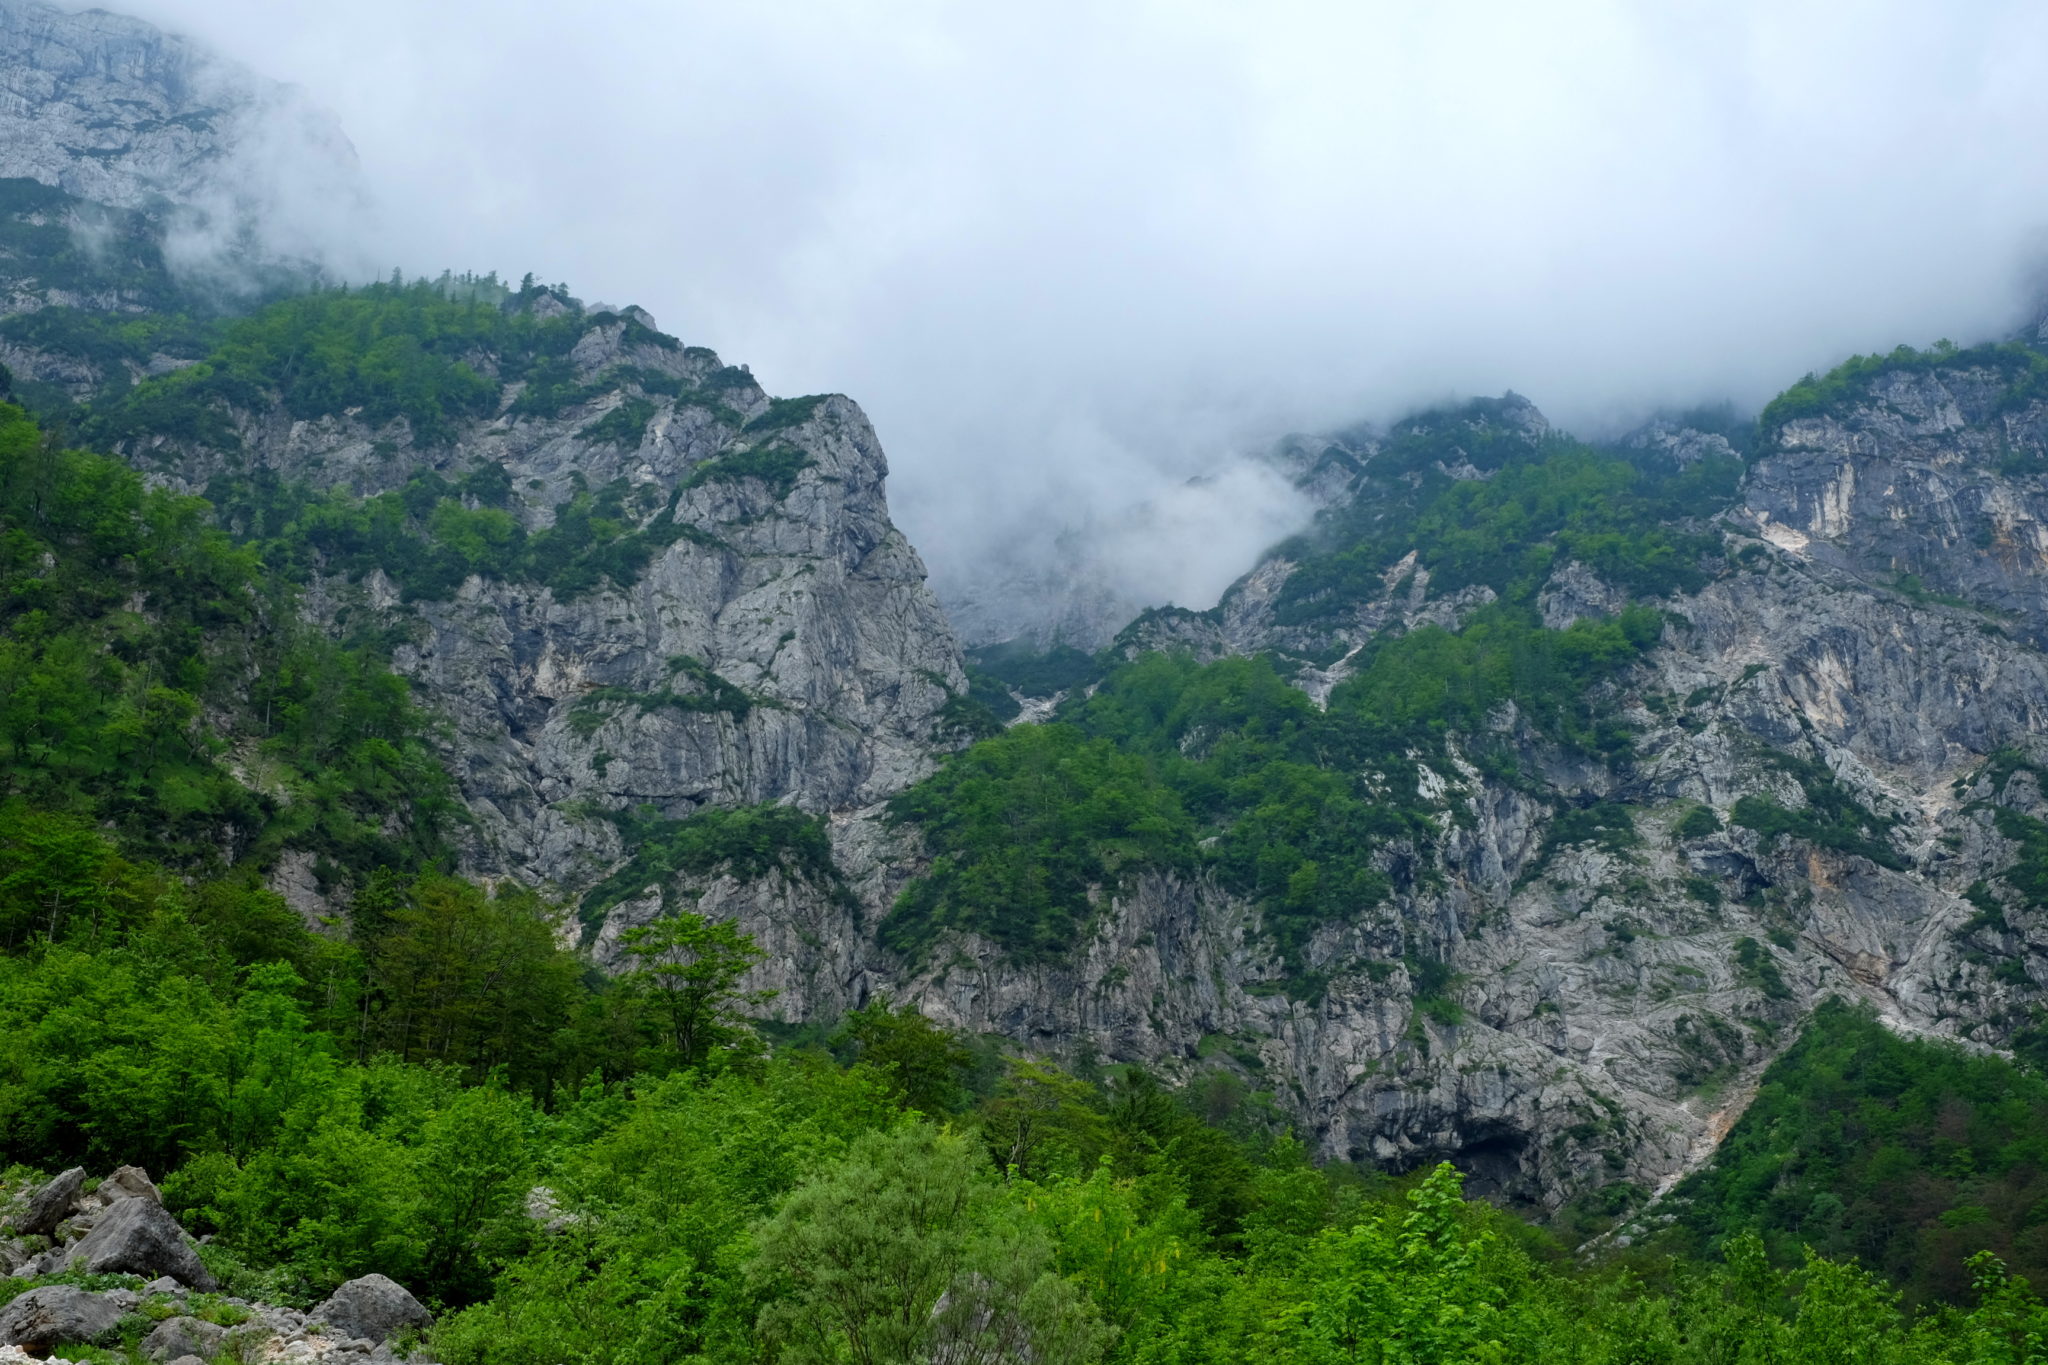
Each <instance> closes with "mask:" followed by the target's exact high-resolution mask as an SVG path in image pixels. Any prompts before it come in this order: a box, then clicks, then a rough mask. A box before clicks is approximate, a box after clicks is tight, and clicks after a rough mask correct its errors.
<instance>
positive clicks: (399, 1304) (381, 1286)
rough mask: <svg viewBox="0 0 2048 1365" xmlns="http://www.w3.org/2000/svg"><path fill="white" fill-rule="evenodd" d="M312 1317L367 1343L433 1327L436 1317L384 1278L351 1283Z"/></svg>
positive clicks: (368, 1277) (316, 1309) (315, 1311)
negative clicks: (408, 1329)
mask: <svg viewBox="0 0 2048 1365" xmlns="http://www.w3.org/2000/svg"><path fill="white" fill-rule="evenodd" d="M312 1317H314V1318H316V1319H318V1320H319V1321H321V1322H325V1323H327V1324H328V1325H329V1326H331V1327H333V1328H334V1329H335V1330H336V1331H338V1332H341V1333H342V1334H344V1335H346V1336H350V1337H355V1338H359V1339H362V1340H366V1341H389V1340H390V1339H391V1338H392V1337H393V1336H395V1335H396V1334H397V1333H399V1332H401V1331H404V1330H405V1329H406V1328H408V1327H410V1328H416V1329H417V1328H425V1327H429V1326H431V1325H433V1321H434V1315H433V1314H432V1313H429V1312H428V1311H427V1310H426V1308H425V1307H424V1306H423V1305H422V1304H421V1303H420V1301H419V1300H418V1299H416V1298H414V1297H413V1296H412V1295H411V1294H409V1293H407V1292H406V1289H405V1286H404V1285H402V1284H399V1283H398V1282H397V1281H396V1280H390V1279H386V1278H385V1277H384V1276H382V1275H364V1276H363V1277H361V1278H360V1279H354V1280H350V1281H349V1282H348V1283H347V1284H344V1285H342V1286H341V1287H340V1288H339V1289H337V1290H335V1291H334V1293H333V1294H332V1295H331V1296H330V1297H329V1298H328V1299H327V1301H326V1302H325V1303H323V1304H321V1305H320V1306H319V1307H317V1308H315V1309H314V1310H313V1312H312Z"/></svg>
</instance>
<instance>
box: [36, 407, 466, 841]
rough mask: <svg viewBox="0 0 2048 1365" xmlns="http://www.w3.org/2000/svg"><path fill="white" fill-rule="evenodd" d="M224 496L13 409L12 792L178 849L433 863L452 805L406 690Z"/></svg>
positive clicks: (45, 807)
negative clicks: (149, 480)
mask: <svg viewBox="0 0 2048 1365" xmlns="http://www.w3.org/2000/svg"><path fill="white" fill-rule="evenodd" d="M210 510H211V509H210V508H209V507H208V506H207V504H206V503H204V502H203V501H201V500H200V499H197V498H184V497H179V496H176V495H174V494H171V493H166V492H162V491H157V490H151V489H147V488H145V487H144V486H143V483H142V480H141V479H140V478H139V477H138V476H137V475H136V474H135V473H134V472H133V471H132V470H130V469H128V468H127V467H126V466H124V465H121V464H119V463H118V462H115V461H112V460H108V459H105V458H102V457H100V456H95V455H88V454H83V453H80V452H77V451H71V450H66V449H63V448H62V447H61V446H59V445H58V444H56V443H55V442H54V441H52V440H50V439H49V438H47V437H46V436H45V435H44V434H43V433H42V432H41V431H39V430H38V429H37V427H36V425H35V424H34V423H33V422H31V421H30V420H29V419H28V417H27V416H26V414H24V413H23V412H22V411H21V409H19V408H15V407H9V406H6V405H0V623H4V625H5V627H6V634H5V638H4V640H0V794H4V798H5V799H14V800H21V801H26V802H28V803H31V804H32V805H33V806H35V807H36V808H37V809H40V810H44V811H52V812H56V811H62V812H67V813H71V814H74V815H76V816H78V817H81V818H84V819H88V820H90V821H92V822H95V823H100V824H105V825H107V826H109V827H111V828H113V829H115V830H118V831H119V832H120V833H121V835H122V836H123V837H124V839H126V840H127V841H128V842H129V844H130V845H131V846H132V847H135V848H137V849H141V850H144V851H146V852H148V853H149V854H151V855H152V856H156V857H160V858H166V859H170V860H173V861H175V862H178V863H180V864H189V863H194V862H198V863H206V862H217V861H219V860H222V859H226V860H227V861H253V862H255V863H258V864H264V863H267V862H268V861H270V860H273V859H274V858H275V857H276V856H277V855H278V854H279V853H280V852H282V851H284V850H286V849H302V850H305V851H308V852H311V853H313V854H316V855H318V856H319V857H320V858H322V859H323V860H326V861H327V862H329V863H331V864H333V865H336V866H337V867H339V868H342V869H349V870H353V871H354V872H358V873H360V872H362V871H366V870H367V869H369V868H370V867H373V866H376V865H380V864H391V863H401V864H407V865H415V864H421V863H431V862H432V861H434V860H435V859H436V858H437V857H438V856H439V855H438V850H439V848H440V840H441V837H442V833H443V830H442V826H443V825H444V824H445V822H446V821H447V820H448V819H449V818H450V817H451V815H452V812H453V809H454V806H453V802H452V797H451V790H450V787H449V784H448V779H447V776H446V774H445V773H444V772H443V771H442V769H441V767H440V764H439V761H438V759H437V758H436V757H435V755H434V753H433V752H432V750H431V748H430V747H429V745H428V744H427V742H426V731H427V724H426V720H425V718H424V716H422V715H421V713H420V712H419V711H418V710H417V709H416V708H415V707H414V706H413V704H412V700H411V696H410V691H409V688H408V685H407V684H406V683H405V681H404V680H403V679H400V678H397V677H394V676H393V675H392V674H391V673H390V672H389V671H388V670H387V669H386V668H385V667H384V663H383V660H382V659H381V658H380V657H378V656H377V655H375V654H374V653H373V652H371V651H370V650H368V649H367V648H365V647H358V646H351V645H348V644H346V643H338V642H335V641H333V640H330V639H328V638H326V637H325V636H322V635H321V634H319V633H318V632H316V631H314V630H312V629H311V628H310V627H307V626H306V625H304V624H302V623H301V622H300V620H299V619H298V616H297V613H296V608H295V606H294V602H293V598H292V595H291V592H290V590H289V589H288V588H286V587H283V586H280V585H279V584H278V583H276V581H275V580H274V579H273V578H272V577H271V576H270V575H268V574H267V573H265V571H264V566H263V564H262V562H261V560H260V559H258V557H257V556H256V555H255V554H254V553H252V552H251V551H250V550H248V549H245V548H241V547H238V546H236V545H235V544H234V543H233V542H232V541H231V540H229V538H228V537H227V536H226V535H224V534H223V533H222V532H220V531H218V530H216V529H214V527H213V526H212V524H211V522H212V518H211V516H210Z"/></svg>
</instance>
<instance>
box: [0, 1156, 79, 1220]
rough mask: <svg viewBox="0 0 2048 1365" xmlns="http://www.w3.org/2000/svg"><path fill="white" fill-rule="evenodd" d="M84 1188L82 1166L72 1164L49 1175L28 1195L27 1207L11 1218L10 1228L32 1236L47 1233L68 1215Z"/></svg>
mask: <svg viewBox="0 0 2048 1365" xmlns="http://www.w3.org/2000/svg"><path fill="white" fill-rule="evenodd" d="M84 1188H85V1168H84V1167H83V1166H73V1167H72V1168H71V1169H70V1170H68V1171H64V1172H62V1173H61V1174H59V1175H57V1176H55V1177H53V1178H52V1179H51V1180H50V1181H49V1183H47V1184H45V1185H44V1186H43V1187H42V1188H41V1189H39V1190H37V1191H36V1192H35V1193H34V1194H32V1195H30V1196H29V1201H28V1207H27V1209H25V1210H24V1211H23V1212H22V1214H21V1215H20V1217H19V1218H17V1219H16V1220H15V1224H14V1230H15V1231H16V1232H24V1233H27V1234H29V1235H30V1236H34V1237H47V1236H49V1235H50V1234H51V1233H53V1232H55V1231H56V1230H57V1224H59V1223H61V1222H63V1221H64V1219H65V1218H66V1217H67V1216H69V1215H70V1213H71V1210H72V1209H73V1208H74V1207H76V1206H77V1204H78V1196H79V1193H80V1191H82V1190H83V1189H84Z"/></svg>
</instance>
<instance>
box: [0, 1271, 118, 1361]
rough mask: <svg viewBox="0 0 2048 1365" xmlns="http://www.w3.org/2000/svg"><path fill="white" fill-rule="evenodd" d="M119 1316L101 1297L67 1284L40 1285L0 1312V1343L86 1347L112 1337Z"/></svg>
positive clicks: (47, 1346) (17, 1297) (41, 1347)
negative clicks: (40, 1286)
mask: <svg viewBox="0 0 2048 1365" xmlns="http://www.w3.org/2000/svg"><path fill="white" fill-rule="evenodd" d="M121 1312H122V1310H121V1309H119V1308H117V1307H115V1306H114V1305H113V1304H111V1303H109V1302H107V1300H106V1298H105V1297H104V1296H103V1295H99V1294H91V1293H87V1292H86V1291H85V1290H83V1289H79V1288H76V1287H74V1286H72V1285H68V1284H51V1285H44V1286H43V1287H42V1288H41V1289H31V1290H29V1291H28V1292H27V1293H26V1294H21V1295H18V1296H16V1298H15V1299H14V1301H13V1302H11V1303H9V1304H8V1305H7V1307H6V1308H4V1309H0V1341H4V1342H6V1343H8V1344H9V1345H14V1346H32V1347H38V1348H40V1349H43V1350H48V1349H49V1348H50V1347H52V1346H57V1345H62V1344H76V1345H81V1346H88V1345H91V1344H93V1343H94V1342H97V1341H99V1340H100V1339H101V1338H103V1337H106V1336H109V1335H111V1334H112V1333H113V1331H114V1329H115V1326H116V1324H118V1323H119V1322H120V1321H121Z"/></svg>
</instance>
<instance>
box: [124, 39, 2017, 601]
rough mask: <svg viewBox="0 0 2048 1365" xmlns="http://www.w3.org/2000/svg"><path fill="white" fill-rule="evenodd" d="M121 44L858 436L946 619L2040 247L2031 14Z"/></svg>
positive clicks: (408, 205) (409, 262)
mask: <svg viewBox="0 0 2048 1365" xmlns="http://www.w3.org/2000/svg"><path fill="white" fill-rule="evenodd" d="M133 7H134V9H135V11H136V12H138V13H139V14H140V15H141V16H142V17H145V18H149V19H151V20H153V21H155V22H158V23H160V24H162V25H164V26H165V27H168V28H172V29H174V30H179V31H183V32H188V33H190V34H192V35H193V36H195V37H198V38H201V39H203V40H205V41H207V42H210V43H212V44H214V45H215V46H217V47H219V48H220V49H222V50H223V51H225V52H226V53H227V54H228V55H230V56H231V57H234V58H236V59H239V60H241V61H243V62H246V63H247V64H249V65H251V66H253V67H255V68H257V69H258V70H261V71H264V72H266V73H267V74H271V75H275V76H279V77H282V78H284V79H287V80H290V81H294V82H297V83H298V84H300V85H302V86H304V87H305V88H306V89H307V91H308V92H309V93H310V95H311V96H312V97H313V99H314V100H316V101H317V102H319V103H322V104H325V105H327V106H329V107H331V108H333V109H334V110H335V112H336V113H337V114H338V115H339V118H340V121H341V124H342V125H343V126H344V127H345V128H346V129H347V131H348V133H349V135H350V137H351V138H352V139H353V141H354V142H355V144H356V147H357V148H358V149H359V151H360V154H361V160H362V164H363V167H364V171H365V174H366V176H367V178H368V180H369V182H370V183H371V185H372V186H373V187H374V189H375V191H376V192H377V196H378V199H379V201H380V203H381V205H382V212H383V215H384V221H383V232H384V234H385V235H384V236H383V238H382V239H381V240H379V241H377V242H376V244H375V245H376V248H377V250H378V251H380V252H381V253H382V255H383V256H384V257H385V258H387V261H388V264H391V265H400V266H404V267H405V268H406V269H408V270H409V271H420V270H438V269H439V268H441V267H443V266H452V267H454V268H457V269H463V268H476V269H491V268H495V269H498V270H501V271H504V272H506V273H509V274H514V275H516V274H519V273H522V272H524V271H526V270H529V269H530V270H533V271H535V272H537V273H539V274H540V275H541V276H542V277H544V278H549V279H556V278H559V279H564V280H567V281H569V282H570V283H571V284H572V285H573V286H575V287H576V289H577V290H578V292H579V293H581V294H583V295H584V296H585V297H590V298H600V299H607V300H611V301H613V302H616V303H625V302H639V303H641V304H643V305H645V306H647V307H648V308H649V309H651V310H652V311H653V312H654V313H655V315H656V316H657V317H658V318H659V319H660V321H661V322H662V324H663V325H664V327H666V328H667V329H668V330H670V331H673V332H676V333H678V334H680V335H681V336H683V337H684V338H685V339H686V340H688V341H691V342H693V343H699V344H705V345H711V346H715V347H717V348H718V349H719V350H720V351H721V352H723V353H724V354H725V355H726V356H727V357H728V358H729V359H732V360H744V361H747V362H749V363H751V364H752V366H753V368H754V370H755V372H756V373H757V374H759V375H760V376H762V378H763V380H764V382H766V383H767V384H768V386H769V387H770V388H771V389H772V390H775V391H778V392H788V393H795V392H804V391H810V390H837V391H844V392H847V393H850V394H852V395H854V396H855V397H856V398H858V399H859V400H861V402H862V403H863V405H864V406H866V408H867V409H868V411H869V413H870V414H871V415H872V416H873V417H874V419H875V422H876V425H877V427H878V428H879V430H880V431H881V433H882V436H883V439H884V442H885V444H886V445H887V446H888V448H889V450H890V452H891V456H892V460H893V462H894V467H895V470H896V479H895V483H894V489H893V496H894V501H895V504H896V506H897V509H898V513H899V519H900V520H901V521H902V522H903V523H904V525H905V528H906V530H907V531H908V532H909V533H910V534H911V536H912V538H913V539H914V540H915V541H916V542H917V543H918V544H919V545H920V547H921V548H923V549H924V550H925V552H926V555H927V558H928V559H929V560H930V562H931V563H932V566H933V569H934V573H935V578H936V579H937V580H938V581H939V583H940V584H941V586H942V587H945V586H947V585H949V584H950V585H962V584H969V583H971V582H973V581H974V579H975V578H976V575H977V574H978V573H983V572H984V571H985V570H986V567H987V566H988V565H989V564H990V563H996V562H999V563H1011V564H1015V565H1023V566H1033V565H1036V566H1038V567H1041V568H1043V567H1046V566H1052V567H1053V568H1055V569H1064V568H1071V567H1072V565H1071V564H1068V563H1064V562H1063V561H1066V560H1071V559H1072V558H1074V557H1076V556H1080V557H1084V558H1088V559H1089V560H1090V562H1091V563H1095V564H1098V565H1099V566H1100V567H1101V569H1102V571H1103V572H1104V573H1106V574H1108V575H1110V576H1111V577H1112V578H1113V579H1114V580H1115V587H1116V588H1117V589H1118V590H1119V591H1121V592H1122V593H1123V594H1124V595H1125V596H1127V597H1129V598H1130V599H1132V600H1134V601H1159V600H1165V599H1169V598H1171V599H1176V600H1179V601H1182V602H1184V603H1188V604H1191V605H1197V606H1200V605H1206V602H1207V600H1212V599H1213V598H1214V596H1215V594H1216V592H1218V591H1219V590H1220V589H1221V588H1222V587H1223V586H1224V585H1225V584H1227V582H1228V581H1229V580H1230V578H1231V577H1232V576H1234V575H1235V574H1236V573H1237V572H1239V571H1240V570H1241V569H1242V568H1243V567H1245V565H1246V564H1247V563H1248V562H1249V560H1250V558H1251V557H1252V556H1253V555H1254V554H1255V553H1256V552H1257V550H1258V549H1259V548H1260V547H1261V546H1262V545H1263V544H1265V543H1268V542H1270V540H1271V539H1273V538H1274V537H1275V536H1276V535H1278V534H1280V533H1282V532H1283V531H1284V530H1285V529H1286V528H1287V527H1288V525H1290V524H1291V523H1292V522H1294V521H1296V520H1298V519H1299V518H1300V517H1301V516H1302V515H1303V508H1302V506H1301V504H1300V503H1299V501H1298V500H1297V499H1295V498H1294V496H1293V495H1292V494H1291V493H1290V491H1289V490H1288V489H1287V488H1286V487H1285V486H1284V484H1282V483H1281V482H1280V481H1278V480H1276V479H1272V478H1270V477H1265V476H1261V475H1260V474H1258V473H1256V472H1255V471H1249V470H1247V469H1246V468H1245V467H1244V466H1243V465H1242V463H1241V461H1240V460H1239V458H1238V457H1239V453H1240V452H1242V451H1244V450H1245V449H1247V448H1250V447H1251V446H1254V445H1256V444H1257V443H1259V442H1260V441H1262V440H1264V439H1267V438H1270V437H1271V436H1273V435H1275V434H1277V433H1279V432H1281V431H1284V430H1289V429H1315V428H1318V427H1324V426H1329V425H1334V424H1341V423H1347V422H1352V421H1356V420H1359V419H1361V418H1365V419H1379V420H1384V419H1387V418H1389V417H1392V416H1397V415H1399V413H1400V412H1401V411H1403V410H1404V409H1407V408H1411V407H1413V406H1415V405H1417V404H1420V403H1424V402H1429V401H1433V400H1437V399H1440V398H1446V397H1451V396H1455V395H1461V394H1469V393H1497V392H1499V391H1501V390H1502V389H1505V388H1508V387H1513V388H1515V389H1517V390H1519V391H1521V392H1523V393H1526V394H1528V395H1529V396H1531V397H1532V398H1533V399H1535V400H1536V401H1537V402H1538V403H1539V404H1540V405H1541V406H1542V407H1543V408H1544V409H1545V411H1546V412H1548V413H1549V414H1550V415H1551V416H1552V418H1553V419H1555V420H1557V421H1559V422H1560V423H1562V424H1564V425H1566V426H1571V427H1577V428H1581V429H1598V428H1601V427H1611V426H1613V425H1616V424H1618V423H1621V422H1624V421H1627V420H1629V419H1630V418H1631V417H1633V416H1637V415H1640V414H1643V413H1645V412H1647V411H1649V410H1651V409H1654V408H1658V407H1668V406H1676V405H1683V404H1688V403H1692V402H1699V401H1706V400H1712V399H1718V398H1723V397H1726V398H1733V399H1734V400H1736V401H1737V402H1739V403H1747V404H1754V403H1757V402H1760V401H1761V400H1763V399H1765V398H1767V397H1768V396H1769V395H1770V394H1771V393H1772V392H1774V391H1775V390H1776V389H1778V388H1780V387H1782V386H1783V385H1784V384H1785V383H1786V382H1788V381H1789V380H1791V379H1793V378H1796V377H1797V376H1798V375H1799V374H1801V373H1802V372H1804V371H1806V370H1808V369H1812V368H1815V367H1825V366H1827V365H1829V364H1831V363H1833V362H1834V361H1835V360H1837V359H1839V358H1841V357H1842V356H1844V355H1846V354H1848V353H1850V352H1852V351H1857V350H1870V349H1876V348H1888V347H1890V346H1891V345H1893V344H1895V343H1897V342H1900V341H1912V342H1926V341H1930V340H1932V339H1934V338H1935V337H1938V336H1951V337H1954V338H1956V339H1957V340H1973V339H1977V338H1980V337H1983V336H1987V335H1994V334H1998V333H2001V332H2002V331H2004V330H2006V329H2008V328H2010V327H2011V326H2013V325H2015V324H2016V323H2017V322H2018V321H2019V320H2020V318H2021V315H2022V314H2023V312H2024V311H2025V310H2026V308H2027V307H2028V305H2029V303H2030V302H2031V299H2030V294H2029V280H2030V275H2029V272H2030V270H2031V269H2032V267H2033V265H2034V263H2035V261H2036V259H2037V255H2038V248H2039V245H2040V241H2039V233H2040V231H2041V229H2042V227H2043V226H2044V225H2048V157H2044V156H2043V155H2042V154H2041V146H2040V144H2041V143H2042V141H2043V140H2044V137H2048V134H2044V132H2043V130H2044V129H2048V117H2044V115H2048V107H2044V106H2048V10H2043V9H2042V8H2041V7H2039V6H2038V5H2035V4H2031V3H2025V2H2024V0H2011V2H2007V0H1973V3H1968V4H1959V5H1946V6H1937V5H1927V4H1924V3H1919V2H1918V0H1916V2H1915V3H1887V2H1886V0H1870V2H1868V3H1855V4H1847V3H1800V2H1799V0H1721V2H1720V3H1713V4H1705V3H1700V4H1693V3H1672V4H1642V3H1616V2H1610V3H1599V2H1597V0H1586V2H1584V3H1574V2H1572V0H1565V2H1563V3H1550V4H1542V5H1532V4H1527V3H1516V2H1514V0H1505V2H1502V3H1446V4H1438V5H1411V4H1406V3H1354V4H1343V3H1322V4H1313V3H1305V2H1299V0H1275V2H1274V3H1268V4H1265V5H1259V6H1246V5H1237V4H1228V3H1222V0H1152V2H1151V3H1147V2H1146V0H1132V3H1126V4H1118V5H1104V4H1095V3H1079V2H1077V0H1047V3H1042V4H1037V5H1030V6H994V5H986V4H974V3H949V2H945V0H898V2H896V3H886V4H885V3H861V2H860V0H829V2H828V0H817V2H816V3H792V4H781V5H760V6H752V5H736V4H733V3H730V0H721V2H720V3H698V2H697V0H690V2H688V3H676V0H596V2H595V3H592V4H589V5H585V6H580V7H577V8H575V9H574V10H569V9H565V8H563V7H562V6H560V5H557V4H540V3H531V2H530V0H509V2H504V3H490V4H484V3H466V2H464V0H356V2H355V3H353V4H350V5H347V6H337V5H333V4H331V3H329V2H328V0H133ZM1192 476H1211V477H1210V479H1209V481H1208V482H1206V483H1199V484H1196V485H1192V486H1190V485H1189V484H1188V482H1187V481H1188V480H1189V479H1190V477H1192ZM1077 528H1078V529H1077ZM1090 528H1093V529H1092V530H1091V529H1090ZM1063 531H1065V532H1066V533H1067V534H1066V535H1065V537H1064V539H1063V538H1062V534H1061V533H1062V532H1063ZM1097 532H1100V534H1097ZM1111 532H1114V534H1113V535H1112V534H1111ZM1112 544H1113V545H1114V548H1113V549H1110V548H1104V547H1108V546H1111V545H1112Z"/></svg>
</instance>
